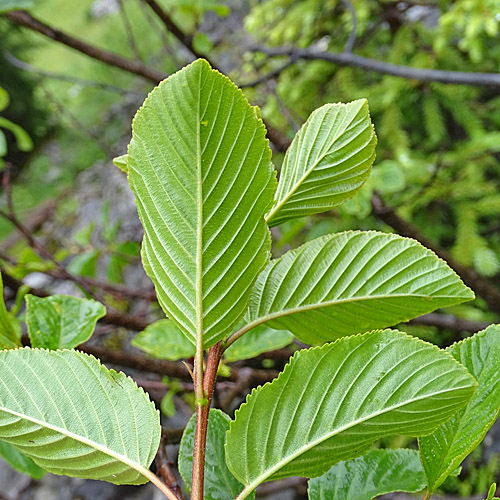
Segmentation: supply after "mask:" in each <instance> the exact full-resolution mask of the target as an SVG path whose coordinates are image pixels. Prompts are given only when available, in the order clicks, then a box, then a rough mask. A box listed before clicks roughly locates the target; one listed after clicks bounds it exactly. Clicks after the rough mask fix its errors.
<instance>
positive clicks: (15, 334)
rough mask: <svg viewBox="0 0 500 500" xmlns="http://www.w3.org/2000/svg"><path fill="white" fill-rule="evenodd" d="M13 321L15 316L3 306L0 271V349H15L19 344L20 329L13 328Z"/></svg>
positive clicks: (0, 275) (0, 274)
mask: <svg viewBox="0 0 500 500" xmlns="http://www.w3.org/2000/svg"><path fill="white" fill-rule="evenodd" d="M14 321H15V318H13V317H12V316H11V315H10V314H9V313H8V311H7V308H6V307H5V302H4V299H3V280H2V273H0V349H15V348H16V347H20V346H21V341H20V335H19V334H20V331H18V330H17V329H16V328H15V326H14Z"/></svg>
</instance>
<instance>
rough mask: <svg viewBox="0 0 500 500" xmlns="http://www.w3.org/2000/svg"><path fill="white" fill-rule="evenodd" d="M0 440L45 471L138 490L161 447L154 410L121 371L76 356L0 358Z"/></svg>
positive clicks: (9, 354)
mask: <svg viewBox="0 0 500 500" xmlns="http://www.w3.org/2000/svg"><path fill="white" fill-rule="evenodd" d="M0 373H2V377H1V378H0V440H4V441H6V442H8V443H10V444H12V445H13V446H15V447H16V448H17V449H18V450H19V451H20V452H21V453H23V454H25V455H27V456H28V457H30V458H32V459H33V461H34V462H35V463H36V464H37V465H39V466H40V467H42V468H43V469H45V470H46V471H48V472H52V473H54V474H65V475H67V476H72V477H82V478H88V479H101V480H103V481H109V482H111V483H114V484H142V483H145V482H147V481H148V479H147V478H146V477H145V474H148V470H147V468H148V467H149V465H150V464H151V462H152V460H153V458H154V456H155V454H156V451H157V449H158V445H159V441H160V432H161V428H160V421H159V415H158V412H157V410H156V409H155V407H154V405H153V403H151V401H150V400H149V398H148V397H147V395H146V394H145V393H144V391H143V390H142V389H140V388H138V387H137V385H136V384H135V382H134V381H133V380H132V379H130V378H128V377H127V376H125V375H124V374H123V373H116V372H115V371H114V370H108V369H107V368H106V367H104V366H102V365H101V364H100V363H99V361H97V359H95V358H94V357H92V356H88V355H86V354H83V353H81V352H77V351H68V350H64V351H46V350H41V349H28V348H24V349H16V350H10V351H1V352H0Z"/></svg>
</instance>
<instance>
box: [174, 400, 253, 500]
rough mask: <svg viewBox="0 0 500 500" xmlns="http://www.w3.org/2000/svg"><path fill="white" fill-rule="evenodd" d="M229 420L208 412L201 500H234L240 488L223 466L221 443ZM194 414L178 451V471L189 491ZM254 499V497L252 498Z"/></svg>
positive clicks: (219, 413)
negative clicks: (202, 499)
mask: <svg viewBox="0 0 500 500" xmlns="http://www.w3.org/2000/svg"><path fill="white" fill-rule="evenodd" d="M230 421H231V419H230V418H229V417H228V416H227V415H226V414H225V413H223V412H222V411H220V410H215V409H212V410H210V414H209V419H208V430H207V446H206V452H205V482H204V496H203V498H204V500H233V499H234V498H235V497H236V496H237V495H238V494H239V493H240V491H241V490H242V489H243V485H242V484H241V483H240V482H239V481H238V480H237V479H236V478H235V477H234V476H233V475H232V474H231V472H230V471H229V469H228V468H227V465H226V457H225V454H224V443H225V440H226V432H227V430H228V429H229V422H230ZM195 426H196V415H193V416H192V417H191V419H190V420H189V422H188V424H187V425H186V428H185V429H184V433H183V435H182V440H181V446H180V449H179V472H180V474H181V476H182V478H183V479H184V482H185V483H186V485H187V486H188V488H191V474H192V472H193V450H194V436H195ZM251 498H255V494H253V495H252V496H251Z"/></svg>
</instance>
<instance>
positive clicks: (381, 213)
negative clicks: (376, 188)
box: [371, 195, 500, 313]
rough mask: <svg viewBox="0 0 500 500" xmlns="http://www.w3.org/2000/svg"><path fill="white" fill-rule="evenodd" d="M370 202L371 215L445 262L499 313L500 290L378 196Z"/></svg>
mask: <svg viewBox="0 0 500 500" xmlns="http://www.w3.org/2000/svg"><path fill="white" fill-rule="evenodd" d="M371 202H372V209H373V213H374V214H375V215H376V216H377V217H378V218H379V219H380V220H382V221H383V222H385V223H386V224H387V225H388V226H390V227H392V228H393V229H394V230H396V231H397V233H398V234H400V235H401V236H407V237H409V238H413V239H415V240H417V241H419V242H420V243H422V245H424V246H425V247H427V248H430V249H431V250H432V251H433V252H434V253H435V254H436V255H438V256H439V257H441V258H442V259H443V260H445V261H446V262H447V263H448V265H449V266H450V267H451V268H452V269H454V270H455V272H456V273H457V274H458V275H459V276H460V277H461V278H462V280H463V281H464V283H465V284H466V285H467V286H469V287H470V288H472V290H473V291H474V292H476V294H477V295H479V296H480V297H481V298H482V299H484V301H485V302H486V303H487V304H488V305H489V307H490V308H491V309H492V310H493V311H495V312H497V313H500V289H498V288H497V287H496V286H494V285H493V284H492V283H491V282H490V281H489V280H487V279H486V278H483V277H482V276H480V275H479V274H478V273H476V271H474V270H473V269H471V268H470V267H467V266H465V265H463V264H460V263H459V262H457V261H456V260H455V259H454V258H453V257H452V256H451V255H450V253H449V252H447V251H446V250H444V249H443V248H441V247H439V246H438V245H436V244H435V243H434V242H432V241H431V240H429V239H428V238H427V237H426V236H424V235H423V234H422V233H421V232H420V231H419V230H418V229H417V228H416V227H415V226H413V225H412V224H410V223H409V222H408V221H405V220H404V219H402V218H401V217H400V216H399V215H398V214H397V213H396V212H395V211H394V210H393V209H392V208H390V207H387V206H386V205H385V204H384V202H383V201H382V199H381V198H380V197H379V196H377V195H374V196H372V200H371Z"/></svg>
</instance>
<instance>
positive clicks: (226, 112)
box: [128, 60, 276, 348]
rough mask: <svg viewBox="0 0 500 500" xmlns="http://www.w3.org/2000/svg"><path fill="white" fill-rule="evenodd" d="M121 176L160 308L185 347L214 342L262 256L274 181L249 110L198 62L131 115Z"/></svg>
mask: <svg viewBox="0 0 500 500" xmlns="http://www.w3.org/2000/svg"><path fill="white" fill-rule="evenodd" d="M128 178H129V182H130V186H131V188H132V190H133V192H134V194H135V197H136V204H137V209H138V212H139V217H140V219H141V222H142V224H143V226H144V239H143V246H142V260H143V264H144V267H145V269H146V272H147V273H148V275H149V276H150V278H151V279H152V280H153V282H154V284H155V287H156V292H157V295H158V298H159V301H160V304H161V305H162V307H163V309H164V310H165V312H166V314H167V316H168V317H169V318H170V319H173V320H174V321H175V322H176V323H177V324H178V325H179V326H180V328H181V330H182V331H183V333H184V334H186V335H187V336H188V337H190V338H191V339H192V342H193V343H194V342H195V339H197V338H201V337H202V338H203V342H204V347H205V348H206V347H209V346H211V345H213V344H215V343H216V342H217V341H218V340H220V339H222V338H223V337H224V335H226V334H227V333H229V332H230V331H231V329H232V328H233V327H234V326H235V325H236V324H237V323H238V322H239V320H240V319H241V317H242V316H243V314H244V312H245V310H246V308H247V305H248V299H249V295H250V291H251V287H252V285H253V283H254V281H255V279H256V277H257V275H258V274H259V273H260V271H261V270H262V269H263V267H264V266H265V265H266V263H267V262H268V259H269V252H270V236H269V230H268V227H267V225H266V223H265V221H264V215H265V213H266V212H267V211H268V210H269V208H270V205H271V203H272V198H273V194H274V190H275V184H276V181H275V173H274V170H273V167H272V165H271V150H270V149H269V146H268V141H267V139H266V138H265V128H264V125H263V123H262V121H261V119H260V118H259V116H258V113H257V112H256V110H255V109H254V108H253V107H252V106H250V105H249V104H248V102H247V100H246V99H245V98H244V96H243V94H242V92H241V91H240V90H239V89H238V88H237V87H236V86H235V85H234V84H233V83H232V82H231V81H230V80H229V79H228V78H226V77H225V76H223V75H221V74H220V73H219V72H217V71H214V70H212V69H211V68H210V66H209V65H208V63H207V62H206V61H203V60H198V61H196V62H194V63H192V64H191V65H189V66H187V67H186V68H184V69H182V70H181V71H179V72H178V73H176V74H175V75H173V76H171V77H169V78H167V79H166V80H165V81H163V82H162V83H161V84H160V85H159V86H158V87H157V88H156V89H155V90H153V92H151V93H150V95H149V97H148V98H147V99H146V101H145V103H144V105H143V106H142V107H141V108H140V110H139V111H138V112H137V115H136V117H135V119H134V122H133V126H132V141H131V143H130V145H129V150H128Z"/></svg>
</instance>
